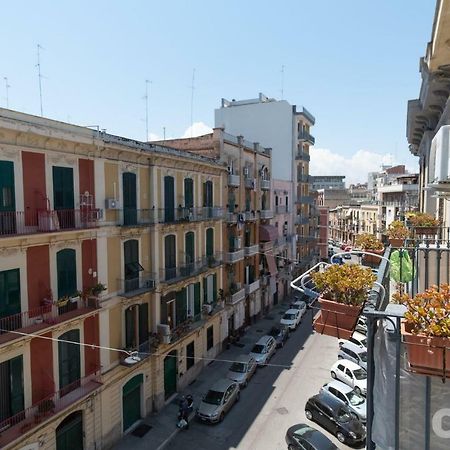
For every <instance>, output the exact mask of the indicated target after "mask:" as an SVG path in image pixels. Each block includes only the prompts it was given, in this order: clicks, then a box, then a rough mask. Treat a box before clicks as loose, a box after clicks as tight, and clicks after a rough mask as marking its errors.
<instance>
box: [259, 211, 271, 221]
mask: <svg viewBox="0 0 450 450" xmlns="http://www.w3.org/2000/svg"><path fill="white" fill-rule="evenodd" d="M272 217H273V211H272V210H271V209H261V211H260V212H259V218H260V219H262V220H265V219H271V218H272Z"/></svg>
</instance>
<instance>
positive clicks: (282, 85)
mask: <svg viewBox="0 0 450 450" xmlns="http://www.w3.org/2000/svg"><path fill="white" fill-rule="evenodd" d="M283 97H284V64H283V65H282V66H281V100H283Z"/></svg>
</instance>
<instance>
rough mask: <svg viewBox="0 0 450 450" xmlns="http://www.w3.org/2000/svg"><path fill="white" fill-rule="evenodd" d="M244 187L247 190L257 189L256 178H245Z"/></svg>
mask: <svg viewBox="0 0 450 450" xmlns="http://www.w3.org/2000/svg"><path fill="white" fill-rule="evenodd" d="M244 186H245V188H246V189H255V188H256V182H255V179H254V178H248V177H245V178H244Z"/></svg>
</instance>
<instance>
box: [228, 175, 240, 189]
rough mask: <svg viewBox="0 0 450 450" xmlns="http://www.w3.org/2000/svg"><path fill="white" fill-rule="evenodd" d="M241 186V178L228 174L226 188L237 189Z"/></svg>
mask: <svg viewBox="0 0 450 450" xmlns="http://www.w3.org/2000/svg"><path fill="white" fill-rule="evenodd" d="M240 185H241V176H240V175H238V174H234V173H229V174H228V186H233V187H239V186H240Z"/></svg>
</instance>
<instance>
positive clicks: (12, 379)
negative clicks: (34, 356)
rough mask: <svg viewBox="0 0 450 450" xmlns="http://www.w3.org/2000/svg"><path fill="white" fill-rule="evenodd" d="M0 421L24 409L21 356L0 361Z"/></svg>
mask: <svg viewBox="0 0 450 450" xmlns="http://www.w3.org/2000/svg"><path fill="white" fill-rule="evenodd" d="M0 395H1V401H0V423H1V422H3V421H4V420H6V419H8V418H10V417H13V416H15V415H17V414H19V413H20V412H21V411H23V409H24V394H23V357H22V355H20V356H16V357H15V358H12V359H10V360H8V361H5V362H2V363H0Z"/></svg>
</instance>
